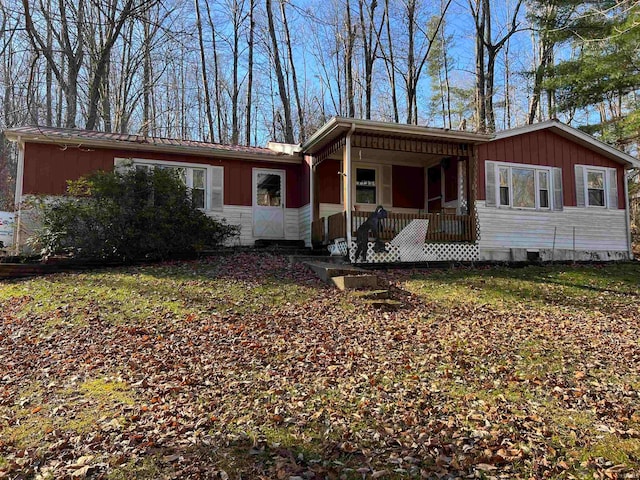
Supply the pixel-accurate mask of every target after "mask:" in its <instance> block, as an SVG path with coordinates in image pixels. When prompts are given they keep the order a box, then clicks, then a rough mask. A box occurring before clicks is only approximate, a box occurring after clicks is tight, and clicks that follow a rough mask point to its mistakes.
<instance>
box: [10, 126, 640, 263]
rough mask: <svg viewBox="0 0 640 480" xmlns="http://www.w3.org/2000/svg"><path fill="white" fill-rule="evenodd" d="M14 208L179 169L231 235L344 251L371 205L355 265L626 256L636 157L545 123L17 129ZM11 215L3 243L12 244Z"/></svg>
mask: <svg viewBox="0 0 640 480" xmlns="http://www.w3.org/2000/svg"><path fill="white" fill-rule="evenodd" d="M5 136H6V137H7V138H8V139H9V140H12V141H15V142H17V143H18V145H19V158H18V173H17V182H16V197H15V200H16V205H22V204H23V201H24V200H25V198H26V197H28V196H30V195H48V196H52V195H61V194H63V193H64V192H65V188H66V182H67V180H69V179H76V178H79V177H80V176H82V175H86V174H89V173H91V172H94V171H96V170H110V169H113V168H119V167H120V166H123V165H133V166H134V167H138V168H151V167H158V166H161V167H165V168H179V169H181V170H180V172H181V175H182V177H183V178H184V180H185V182H186V184H187V186H188V187H189V188H190V189H191V192H192V195H193V198H194V201H196V202H197V203H198V204H199V207H200V208H202V210H203V211H204V212H205V213H206V214H207V215H212V216H219V217H224V218H226V219H227V221H228V222H229V223H232V224H237V225H240V227H241V234H240V237H239V238H238V239H236V240H235V241H236V242H237V243H238V244H241V245H252V244H254V242H255V241H256V240H262V239H271V240H303V241H304V242H305V244H306V245H308V246H311V245H316V246H318V245H327V244H329V245H330V246H331V247H332V249H333V250H334V251H337V252H342V253H344V254H347V253H348V254H349V255H350V256H351V260H352V261H356V259H355V258H354V256H353V252H354V251H355V241H354V240H355V237H356V235H355V233H356V230H357V228H358V227H359V226H360V225H361V224H362V223H363V222H364V221H365V220H366V219H367V217H368V216H369V215H370V213H371V212H372V211H373V210H374V209H375V208H376V207H377V206H378V205H382V206H383V207H384V208H385V209H386V210H387V212H388V215H387V218H385V219H383V220H382V221H381V229H380V232H379V236H380V239H381V240H383V242H384V245H385V247H384V250H380V249H376V250H379V251H374V249H373V243H370V244H369V251H368V255H367V262H385V263H389V262H407V261H408V262H416V261H437V260H460V261H474V260H511V261H518V260H527V259H541V260H617V259H627V258H629V257H630V256H631V240H630V222H629V205H628V196H627V193H626V192H627V183H626V172H627V171H628V170H629V169H631V168H639V167H640V162H639V161H638V160H636V159H635V158H633V157H632V156H630V155H627V154H625V153H623V152H621V151H619V150H616V149H615V148H612V147H610V146H609V145H606V144H604V143H602V142H600V141H598V140H596V139H594V138H593V137H591V136H589V135H586V134H585V133H583V132H581V131H579V130H576V129H574V128H571V127H569V126H567V125H564V124H562V123H560V122H558V121H549V122H544V123H539V124H535V125H530V126H526V127H522V128H516V129H512V130H507V131H503V132H499V133H497V134H495V135H486V134H478V133H471V132H466V131H457V130H445V129H437V128H427V127H421V126H414V125H401V124H395V123H386V122H377V121H370V120H358V119H349V118H341V117H334V118H332V119H331V120H330V121H329V122H327V123H326V124H325V125H324V126H322V127H321V128H320V129H319V130H317V131H316V132H315V133H314V134H313V135H312V136H311V137H310V138H309V139H307V140H306V141H305V142H304V143H303V144H301V145H288V144H281V143H273V142H270V143H269V144H268V145H267V146H266V147H243V146H235V145H233V146H232V145H221V144H212V143H205V142H197V141H188V140H175V139H166V138H154V137H142V136H139V135H127V134H117V133H102V132H94V131H86V130H75V129H63V128H51V127H17V128H11V129H7V130H6V131H5ZM22 215H23V212H22V209H21V208H20V207H19V208H18V212H17V223H18V228H17V229H16V238H15V243H16V244H17V245H20V244H23V243H24V242H25V240H26V239H25V238H24V236H25V232H24V228H20V223H21V216H22Z"/></svg>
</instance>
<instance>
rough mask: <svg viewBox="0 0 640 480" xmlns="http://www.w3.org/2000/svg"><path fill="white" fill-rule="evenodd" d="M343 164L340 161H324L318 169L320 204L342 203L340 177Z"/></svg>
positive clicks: (317, 179)
mask: <svg viewBox="0 0 640 480" xmlns="http://www.w3.org/2000/svg"><path fill="white" fill-rule="evenodd" d="M341 164H342V162H340V161H338V160H324V161H323V162H322V163H321V164H320V165H318V167H317V168H316V181H317V182H318V202H320V203H340V175H339V174H338V172H339V171H340V169H341Z"/></svg>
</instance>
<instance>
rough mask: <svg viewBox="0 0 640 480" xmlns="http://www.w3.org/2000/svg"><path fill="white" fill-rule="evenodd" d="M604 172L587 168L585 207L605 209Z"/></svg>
mask: <svg viewBox="0 0 640 480" xmlns="http://www.w3.org/2000/svg"><path fill="white" fill-rule="evenodd" d="M604 187H605V182H604V171H602V170H594V169H591V168H587V197H586V198H587V205H588V206H590V207H605V206H606V203H605V190H604Z"/></svg>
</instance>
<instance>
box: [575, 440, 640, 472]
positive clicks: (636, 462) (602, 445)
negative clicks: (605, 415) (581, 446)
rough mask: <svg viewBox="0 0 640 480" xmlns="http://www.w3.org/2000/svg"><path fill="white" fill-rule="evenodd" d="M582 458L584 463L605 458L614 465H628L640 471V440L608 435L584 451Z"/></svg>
mask: <svg viewBox="0 0 640 480" xmlns="http://www.w3.org/2000/svg"><path fill="white" fill-rule="evenodd" d="M580 458H581V459H582V460H583V461H585V460H590V459H597V458H603V459H604V460H605V461H607V462H611V463H613V464H614V465H626V466H629V467H631V468H633V469H634V470H636V471H638V469H640V439H637V438H620V437H618V436H615V435H607V436H605V437H604V438H602V439H601V440H599V441H597V442H596V443H594V444H593V445H591V446H589V447H587V448H586V449H585V450H584V451H582V452H581V454H580Z"/></svg>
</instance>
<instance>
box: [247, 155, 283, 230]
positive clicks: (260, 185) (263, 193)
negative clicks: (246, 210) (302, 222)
mask: <svg viewBox="0 0 640 480" xmlns="http://www.w3.org/2000/svg"><path fill="white" fill-rule="evenodd" d="M284 208H285V172H284V170H271V169H262V168H254V169H253V236H254V238H274V239H284Z"/></svg>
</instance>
